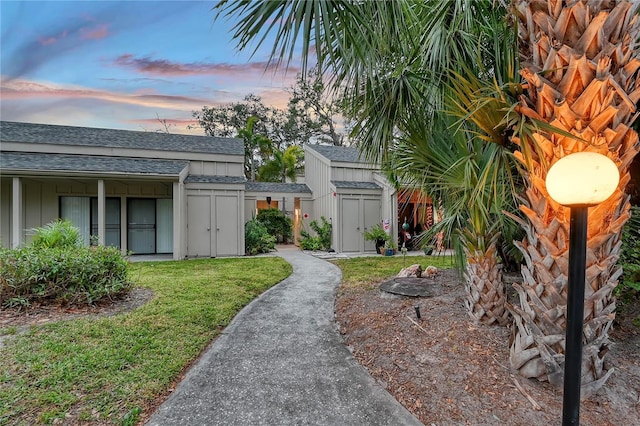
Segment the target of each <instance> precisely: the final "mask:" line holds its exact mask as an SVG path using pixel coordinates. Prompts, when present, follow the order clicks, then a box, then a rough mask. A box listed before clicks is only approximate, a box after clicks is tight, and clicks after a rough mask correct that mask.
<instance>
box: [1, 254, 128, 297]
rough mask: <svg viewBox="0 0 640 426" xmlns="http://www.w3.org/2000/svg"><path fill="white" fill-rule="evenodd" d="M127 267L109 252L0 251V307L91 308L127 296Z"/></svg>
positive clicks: (126, 264)
mask: <svg viewBox="0 0 640 426" xmlns="http://www.w3.org/2000/svg"><path fill="white" fill-rule="evenodd" d="M127 272H128V262H127V261H126V260H125V259H124V258H123V256H122V254H121V253H120V251H119V250H118V249H117V248H114V247H102V246H96V247H64V248H61V247H34V246H28V247H24V248H18V249H11V250H1V251H0V306H1V307H23V306H29V305H31V304H33V303H38V304H40V303H55V304H93V303H95V302H97V301H99V300H101V299H104V298H111V297H114V296H117V295H120V294H121V293H123V292H126V291H129V290H130V289H131V287H132V283H130V282H129V281H128V280H127Z"/></svg>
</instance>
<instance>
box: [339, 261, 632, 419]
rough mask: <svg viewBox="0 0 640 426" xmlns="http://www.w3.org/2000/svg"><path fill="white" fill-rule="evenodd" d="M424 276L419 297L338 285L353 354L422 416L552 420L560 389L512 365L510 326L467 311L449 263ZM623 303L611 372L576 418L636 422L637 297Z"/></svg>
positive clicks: (611, 354) (557, 412) (341, 323)
mask: <svg viewBox="0 0 640 426" xmlns="http://www.w3.org/2000/svg"><path fill="white" fill-rule="evenodd" d="M432 285H433V286H434V290H435V291H434V296H433V297H424V298H409V297H404V296H394V295H389V294H388V293H384V292H381V291H380V290H379V289H378V288H377V286H375V287H374V288H370V289H362V288H359V289H351V288H350V289H342V288H341V289H340V290H339V292H338V297H337V300H336V316H337V320H338V323H339V326H340V331H341V333H342V334H343V336H344V339H345V342H346V344H347V345H349V347H350V349H351V350H352V352H353V354H354V356H355V357H356V359H357V360H358V361H359V362H360V363H361V364H362V365H363V366H364V367H366V368H367V370H368V371H369V372H370V373H371V375H372V376H373V377H374V378H375V379H376V380H377V381H378V382H379V383H380V384H381V385H382V386H383V387H385V388H386V389H387V390H388V391H389V393H391V394H392V395H393V396H394V397H395V398H396V399H397V400H398V401H400V403H402V405H404V406H405V407H406V408H407V409H408V410H409V411H410V412H412V413H413V414H414V415H415V416H416V417H417V418H419V419H420V421H422V422H423V423H424V424H425V425H427V426H431V425H437V426H441V425H496V424H501V425H527V426H530V425H540V424H560V423H561V419H562V390H561V389H555V388H553V387H552V386H551V385H550V384H548V383H541V382H538V381H537V380H530V379H525V378H524V377H521V376H518V375H517V374H515V373H514V372H512V371H511V370H510V368H509V361H508V356H509V348H508V339H509V333H510V331H509V330H508V329H507V328H504V327H497V326H496V327H487V326H482V325H477V324H474V323H473V322H472V321H471V319H470V317H469V316H468V315H467V313H466V311H465V308H464V286H463V285H462V284H461V282H460V280H459V278H458V276H457V274H456V273H455V272H454V271H440V272H439V273H438V275H437V276H436V277H435V278H434V279H432ZM415 306H419V307H420V313H421V317H422V320H417V318H416V312H415V308H414V307H415ZM631 308H632V309H633V311H631V310H630V309H628V310H627V311H623V312H621V313H619V314H618V319H617V324H616V326H615V329H614V331H613V333H612V334H611V338H612V340H613V342H614V344H613V345H612V349H611V351H610V352H609V354H608V355H607V356H608V363H609V365H610V366H612V367H614V368H615V372H614V374H613V376H612V377H611V378H610V379H609V381H608V382H607V383H606V385H605V387H604V388H603V389H601V390H600V391H599V392H598V394H596V395H595V396H593V397H592V398H591V399H589V400H586V401H583V402H582V404H581V408H580V421H581V424H582V425H585V426H588V425H593V426H596V425H598V426H602V425H640V327H638V326H634V325H633V324H632V320H633V318H638V317H640V301H636V303H635V304H632V305H631Z"/></svg>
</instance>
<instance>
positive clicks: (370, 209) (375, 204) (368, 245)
mask: <svg viewBox="0 0 640 426" xmlns="http://www.w3.org/2000/svg"><path fill="white" fill-rule="evenodd" d="M363 203H364V208H363V211H364V230H365V231H368V230H370V229H371V228H373V227H374V226H375V225H378V224H380V200H367V199H364V200H363ZM362 241H363V242H364V251H375V250H376V243H375V241H366V240H365V239H364V237H363V238H362Z"/></svg>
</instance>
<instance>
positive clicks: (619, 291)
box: [616, 206, 640, 299]
mask: <svg viewBox="0 0 640 426" xmlns="http://www.w3.org/2000/svg"><path fill="white" fill-rule="evenodd" d="M620 265H621V266H622V270H623V275H622V279H621V280H620V284H619V285H618V287H617V288H616V295H618V296H624V297H623V299H625V298H629V297H631V296H633V294H634V293H636V294H637V293H638V292H640V207H636V206H634V207H632V208H631V218H630V219H629V221H627V223H626V224H625V226H624V228H623V229H622V250H621V253H620Z"/></svg>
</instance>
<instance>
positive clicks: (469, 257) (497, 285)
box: [462, 235, 509, 326]
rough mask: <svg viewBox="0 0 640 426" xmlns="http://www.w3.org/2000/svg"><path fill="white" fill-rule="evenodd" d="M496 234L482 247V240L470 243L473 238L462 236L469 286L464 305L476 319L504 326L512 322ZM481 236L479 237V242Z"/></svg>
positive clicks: (466, 283)
mask: <svg viewBox="0 0 640 426" xmlns="http://www.w3.org/2000/svg"><path fill="white" fill-rule="evenodd" d="M497 236H498V235H496V236H495V238H493V239H492V241H490V243H489V245H488V247H487V248H486V249H483V248H482V244H473V245H471V244H469V242H470V238H469V237H468V236H466V235H465V236H464V237H463V238H462V240H463V241H464V243H465V244H464V245H465V247H464V252H465V256H466V262H467V264H466V266H465V271H464V278H465V287H466V290H467V299H466V300H465V306H466V307H467V311H468V312H469V315H471V318H473V319H474V320H475V321H478V322H480V323H483V324H487V325H502V326H504V325H507V323H508V322H509V311H508V310H507V307H506V301H507V296H506V292H505V288H504V282H503V281H502V272H501V270H500V269H501V265H500V263H499V262H498V251H497V250H496V239H497ZM479 239H481V238H476V243H477V242H478V240H479ZM473 246H475V247H473Z"/></svg>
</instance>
